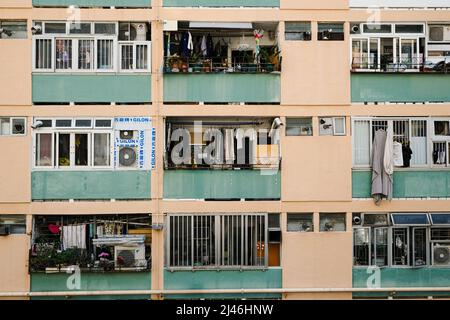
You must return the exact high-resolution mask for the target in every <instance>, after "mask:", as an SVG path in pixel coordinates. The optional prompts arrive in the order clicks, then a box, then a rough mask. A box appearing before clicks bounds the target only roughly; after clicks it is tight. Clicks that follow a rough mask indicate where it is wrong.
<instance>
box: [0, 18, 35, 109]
mask: <svg viewBox="0 0 450 320" xmlns="http://www.w3.org/2000/svg"><path fill="white" fill-rule="evenodd" d="M0 17H1V16H0ZM0 70H1V72H0V84H1V85H0V106H1V105H11V106H14V105H30V104H31V40H30V39H2V40H0ZM0 112H1V111H0ZM0 114H1V113H0Z"/></svg>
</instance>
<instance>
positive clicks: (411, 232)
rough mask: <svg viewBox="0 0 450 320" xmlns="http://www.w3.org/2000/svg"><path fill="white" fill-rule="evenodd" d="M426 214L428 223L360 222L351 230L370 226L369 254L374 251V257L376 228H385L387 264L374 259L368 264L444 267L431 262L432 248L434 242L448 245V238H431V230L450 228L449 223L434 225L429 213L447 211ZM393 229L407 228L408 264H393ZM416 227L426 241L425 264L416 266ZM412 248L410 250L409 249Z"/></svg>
mask: <svg viewBox="0 0 450 320" xmlns="http://www.w3.org/2000/svg"><path fill="white" fill-rule="evenodd" d="M392 214H393V212H392V213H388V219H389V221H392ZM406 214H414V213H406ZM422 214H423V213H422ZM426 214H427V215H428V218H429V220H430V222H431V224H430V225H412V224H408V225H394V226H393V225H392V223H390V226H364V224H362V225H361V226H354V227H353V232H354V231H355V229H364V228H370V231H369V235H370V241H371V245H373V249H372V247H370V249H369V250H370V254H372V253H374V255H373V257H374V258H376V256H377V255H376V253H377V245H376V239H375V237H376V234H377V233H376V230H377V229H385V230H387V241H388V243H387V264H386V265H378V264H376V263H375V262H376V261H372V259H370V261H369V266H375V265H376V266H378V267H392V268H410V269H413V268H420V267H434V268H442V267H444V268H445V267H446V266H445V265H444V266H443V265H435V264H434V263H433V248H434V246H435V244H448V245H450V238H449V239H447V240H433V239H432V238H431V232H432V230H433V229H441V228H442V229H450V225H448V224H444V225H437V224H436V225H435V224H433V221H432V218H431V214H450V213H447V212H426ZM395 229H407V241H408V264H407V265H404V266H402V265H393V260H394V259H393V253H394V252H393V248H392V247H393V245H394V241H395V239H394V236H393V233H394V230H395ZM416 229H425V237H426V239H425V241H426V264H425V265H420V266H417V265H415V264H414V263H415V253H414V249H415V243H414V240H415V235H414V231H415V230H416ZM353 239H354V234H353ZM411 249H412V250H411ZM352 251H353V258H354V256H355V255H354V242H353V250H352ZM367 267H368V266H363V265H360V266H357V265H353V268H367Z"/></svg>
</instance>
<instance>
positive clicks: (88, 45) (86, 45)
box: [78, 40, 94, 70]
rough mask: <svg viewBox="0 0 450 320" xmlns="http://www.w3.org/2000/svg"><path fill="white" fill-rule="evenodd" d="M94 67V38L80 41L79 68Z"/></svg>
mask: <svg viewBox="0 0 450 320" xmlns="http://www.w3.org/2000/svg"><path fill="white" fill-rule="evenodd" d="M93 68H94V40H79V41H78V69H81V70H91V69H93Z"/></svg>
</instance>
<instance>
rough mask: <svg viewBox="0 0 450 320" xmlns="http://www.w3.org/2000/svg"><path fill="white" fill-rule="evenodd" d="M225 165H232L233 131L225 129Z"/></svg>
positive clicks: (233, 157)
mask: <svg viewBox="0 0 450 320" xmlns="http://www.w3.org/2000/svg"><path fill="white" fill-rule="evenodd" d="M224 140H225V163H226V164H233V163H234V159H235V154H234V129H225V139H224Z"/></svg>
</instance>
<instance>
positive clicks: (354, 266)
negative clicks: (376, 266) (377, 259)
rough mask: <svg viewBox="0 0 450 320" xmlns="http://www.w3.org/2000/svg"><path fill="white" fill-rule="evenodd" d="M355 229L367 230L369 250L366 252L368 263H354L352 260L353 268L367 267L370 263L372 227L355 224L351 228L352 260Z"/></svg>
mask: <svg viewBox="0 0 450 320" xmlns="http://www.w3.org/2000/svg"><path fill="white" fill-rule="evenodd" d="M356 230H367V231H368V232H369V243H368V245H369V252H368V257H367V259H368V261H367V262H368V264H364V265H355V264H354V261H353V263H352V264H353V268H367V267H368V266H371V265H372V228H371V227H364V226H356V227H353V228H352V233H353V237H352V244H353V245H352V248H353V260H354V259H355V235H356V233H355V231H356Z"/></svg>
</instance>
